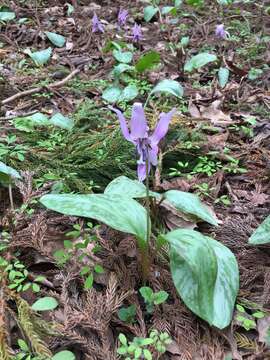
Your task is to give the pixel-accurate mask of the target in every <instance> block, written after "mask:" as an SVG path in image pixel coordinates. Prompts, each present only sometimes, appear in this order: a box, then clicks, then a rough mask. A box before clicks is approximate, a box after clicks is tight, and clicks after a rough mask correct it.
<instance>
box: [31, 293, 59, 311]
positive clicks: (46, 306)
mask: <svg viewBox="0 0 270 360" xmlns="http://www.w3.org/2000/svg"><path fill="white" fill-rule="evenodd" d="M57 306H58V302H57V300H56V299H55V298H53V297H50V296H46V297H44V298H41V299H38V300H37V301H35V302H34V304H33V305H32V306H31V307H32V309H33V310H35V311H47V310H53V309H55V308H56V307H57Z"/></svg>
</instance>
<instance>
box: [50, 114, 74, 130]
mask: <svg viewBox="0 0 270 360" xmlns="http://www.w3.org/2000/svg"><path fill="white" fill-rule="evenodd" d="M50 123H51V124H53V125H55V126H58V127H60V128H61V129H66V130H71V129H72V128H73V126H74V122H73V120H71V119H70V118H68V117H66V116H64V115H62V114H61V113H56V114H54V115H53V116H52V117H51V119H50Z"/></svg>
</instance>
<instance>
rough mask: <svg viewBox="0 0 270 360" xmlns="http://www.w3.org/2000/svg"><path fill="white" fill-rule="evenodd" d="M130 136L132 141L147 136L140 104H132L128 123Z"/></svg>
mask: <svg viewBox="0 0 270 360" xmlns="http://www.w3.org/2000/svg"><path fill="white" fill-rule="evenodd" d="M130 136H131V138H132V139H134V140H136V139H140V138H144V137H146V136H147V122H146V118H145V115H144V109H143V106H142V104H141V103H134V105H133V108H132V114H131V122H130Z"/></svg>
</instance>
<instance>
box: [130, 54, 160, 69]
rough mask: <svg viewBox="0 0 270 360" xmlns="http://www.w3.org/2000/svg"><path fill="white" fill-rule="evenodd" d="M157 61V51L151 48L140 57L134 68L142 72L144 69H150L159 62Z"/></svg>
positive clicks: (158, 56)
mask: <svg viewBox="0 0 270 360" xmlns="http://www.w3.org/2000/svg"><path fill="white" fill-rule="evenodd" d="M159 62H160V55H159V53H158V52H156V51H153V50H151V51H149V52H148V53H146V54H144V55H142V56H141V57H140V59H139V60H138V62H137V64H136V65H135V68H136V70H137V71H138V72H143V71H145V70H148V69H152V68H153V67H154V66H155V65H156V64H159Z"/></svg>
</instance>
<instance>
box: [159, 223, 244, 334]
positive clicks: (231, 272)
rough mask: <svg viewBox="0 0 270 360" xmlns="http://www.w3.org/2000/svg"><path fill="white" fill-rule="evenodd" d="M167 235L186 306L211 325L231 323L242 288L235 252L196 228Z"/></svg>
mask: <svg viewBox="0 0 270 360" xmlns="http://www.w3.org/2000/svg"><path fill="white" fill-rule="evenodd" d="M164 238H165V239H166V240H167V241H168V242H169V244H170V266H171V273H172V278H173V282H174V285H175V287H176V289H177V291H178V293H179V295H180V297H181V298H182V300H183V301H184V303H185V304H186V306H187V307H188V308H189V309H190V310H192V311H193V312H194V313H195V314H196V315H198V316H199V317H201V318H202V319H204V320H206V321H207V322H208V323H209V324H210V325H214V326H216V327H218V328H219V329H223V328H225V327H226V326H228V325H229V324H230V322H231V319H232V314H233V309H234V303H235V299H236V296H237V293H238V289H239V270H238V265H237V261H236V259H235V256H234V255H233V253H232V252H231V251H230V250H229V249H228V248H226V246H224V245H222V244H221V243H220V242H218V241H216V240H213V239H211V238H210V237H207V236H204V235H202V234H201V233H199V232H197V231H194V230H187V229H181V230H174V231H171V232H169V233H168V234H166V235H164Z"/></svg>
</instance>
